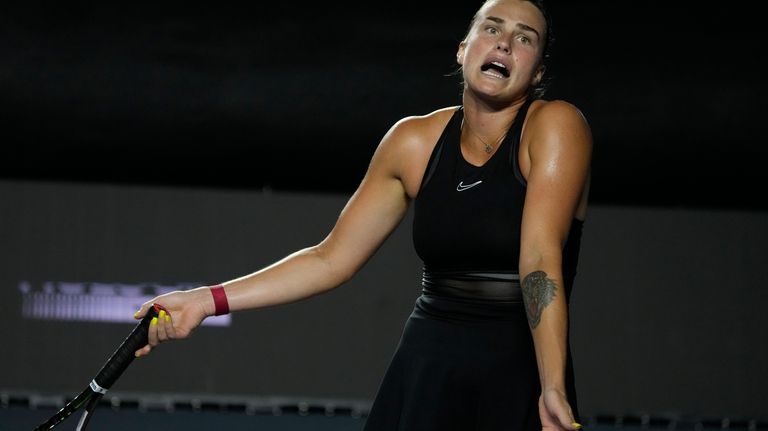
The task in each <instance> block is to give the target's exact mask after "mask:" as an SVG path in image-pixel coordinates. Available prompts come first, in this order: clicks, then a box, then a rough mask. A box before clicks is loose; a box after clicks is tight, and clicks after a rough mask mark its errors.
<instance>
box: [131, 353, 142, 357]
mask: <svg viewBox="0 0 768 431" xmlns="http://www.w3.org/2000/svg"><path fill="white" fill-rule="evenodd" d="M133 356H135V357H137V358H140V357H141V355H139V353H138V352H134V353H133Z"/></svg>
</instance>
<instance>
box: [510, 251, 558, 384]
mask: <svg viewBox="0 0 768 431" xmlns="http://www.w3.org/2000/svg"><path fill="white" fill-rule="evenodd" d="M521 276H522V280H523V281H522V283H521V284H522V290H523V301H524V303H525V308H526V314H527V316H528V324H529V327H530V329H531V335H532V336H533V342H534V346H535V349H536V361H537V364H538V368H539V378H540V379H541V387H542V390H546V389H555V390H558V391H562V392H563V393H564V391H565V364H566V357H567V333H568V310H567V308H568V307H567V304H566V301H565V291H564V287H563V282H562V270H561V269H560V261H559V259H537V260H536V261H534V262H531V263H530V264H528V265H521Z"/></svg>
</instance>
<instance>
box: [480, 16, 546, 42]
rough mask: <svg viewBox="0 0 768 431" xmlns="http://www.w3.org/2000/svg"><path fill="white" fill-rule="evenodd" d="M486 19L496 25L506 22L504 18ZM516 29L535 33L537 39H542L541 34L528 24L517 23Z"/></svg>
mask: <svg viewBox="0 0 768 431" xmlns="http://www.w3.org/2000/svg"><path fill="white" fill-rule="evenodd" d="M485 19H487V20H489V21H493V22H495V23H496V24H504V22H505V21H504V19H503V18H499V17H497V16H489V17H486V18H485ZM516 27H517V28H519V29H521V30H524V31H530V32H532V33H535V34H536V37H538V38H541V35H540V34H539V32H538V31H537V30H536V29H535V28H533V27H531V26H529V25H528V24H523V23H517V25H516Z"/></svg>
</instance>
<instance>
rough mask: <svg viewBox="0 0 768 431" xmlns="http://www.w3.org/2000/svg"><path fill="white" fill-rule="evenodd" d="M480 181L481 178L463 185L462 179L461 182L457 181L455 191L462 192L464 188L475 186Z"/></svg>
mask: <svg viewBox="0 0 768 431" xmlns="http://www.w3.org/2000/svg"><path fill="white" fill-rule="evenodd" d="M482 182H483V180H480V181H475V182H474V183H472V184H467V185H466V186H465V185H464V181H461V182H459V185H458V186H456V191H457V192H463V191H464V190H467V189H471V188H472V187H474V186H476V185H478V184H480V183H482Z"/></svg>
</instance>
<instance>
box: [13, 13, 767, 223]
mask: <svg viewBox="0 0 768 431" xmlns="http://www.w3.org/2000/svg"><path fill="white" fill-rule="evenodd" d="M455 3H456V4H454V2H451V3H446V2H439V1H435V0H422V1H413V2H411V1H408V2H406V1H388V2H375V3H371V2H352V1H341V2H312V3H309V2H259V3H253V4H251V5H250V6H248V7H247V8H246V7H244V6H235V5H232V4H229V3H228V2H214V3H212V4H211V3H207V4H206V5H205V6H200V5H196V4H186V3H181V2H178V3H174V2H170V3H169V2H162V4H154V5H151V6H147V5H138V4H133V3H128V2H116V3H114V2H107V3H103V2H92V3H87V2H81V3H76V4H70V3H51V4H46V3H41V2H26V3H24V4H23V5H22V4H20V3H11V4H10V5H9V4H5V5H3V6H2V9H0V52H1V53H2V62H0V115H2V118H3V122H4V125H3V128H2V134H3V139H2V141H3V144H2V149H0V159H1V160H2V162H0V163H1V164H0V175H2V177H3V178H7V179H48V180H70V181H72V180H74V181H86V182H109V183H134V184H136V183H142V184H150V185H151V184H160V185H185V186H205V187H216V188H245V189H261V188H268V189H273V190H286V191H310V192H315V191H318V192H331V193H343V194H348V193H351V192H352V191H353V190H354V188H355V187H356V185H357V183H358V182H359V180H360V179H361V178H362V175H363V174H364V172H365V168H366V166H367V163H368V160H369V158H370V156H371V155H372V153H373V151H374V149H375V147H376V145H377V144H378V142H379V140H380V139H381V137H382V136H383V135H384V133H385V132H386V131H387V129H388V128H389V127H390V126H391V125H392V124H393V123H394V122H395V121H397V120H398V119H400V118H402V117H404V116H407V115H419V114H425V113H428V112H431V111H432V110H434V109H436V108H439V107H443V106H447V105H452V104H458V103H460V89H459V84H458V83H459V77H457V76H455V75H453V72H454V70H455V68H456V65H455V64H454V59H455V50H456V47H457V45H458V42H459V41H460V40H461V38H462V37H463V35H464V32H465V30H466V27H467V24H468V23H469V20H470V18H471V16H472V14H473V13H474V11H475V10H476V9H477V7H478V6H479V4H480V2H478V1H469V2H468V1H464V2H455ZM548 5H549V8H550V11H551V13H552V15H553V18H554V20H555V26H554V30H555V36H556V38H557V41H556V43H555V45H554V47H553V52H552V59H551V62H550V64H549V77H550V78H551V80H552V85H551V88H550V92H549V93H548V98H563V99H566V100H569V101H571V102H573V103H574V104H576V105H577V106H578V107H579V108H581V109H582V111H583V112H584V113H585V115H586V116H587V118H588V120H589V121H590V123H591V125H592V127H593V132H594V136H595V154H594V169H593V182H592V184H593V186H592V201H593V202H594V203H597V204H617V205H644V206H667V207H669V206H671V207H684V208H729V209H757V210H764V209H766V207H767V206H768V205H767V204H766V200H765V199H762V198H761V185H762V184H763V183H764V182H765V181H766V179H768V178H767V177H768V174H766V171H765V169H764V165H765V162H766V161H767V160H768V149H767V148H766V146H765V145H764V143H765V142H764V138H763V136H762V134H761V133H760V132H761V131H762V130H761V127H760V126H761V125H762V124H763V119H762V115H763V114H764V113H765V112H766V101H765V98H764V97H763V96H764V94H765V89H766V83H765V81H764V79H763V73H762V72H763V68H762V66H761V65H760V64H759V63H761V60H760V58H761V57H762V46H761V45H760V41H759V40H758V38H757V24H758V22H757V18H758V15H759V14H757V13H755V12H754V11H751V10H749V9H744V8H741V7H735V6H728V7H726V6H722V5H721V6H717V7H714V6H705V5H704V4H702V3H698V2H639V1H622V2H616V1H566V0H562V1H550V2H549V3H548Z"/></svg>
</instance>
